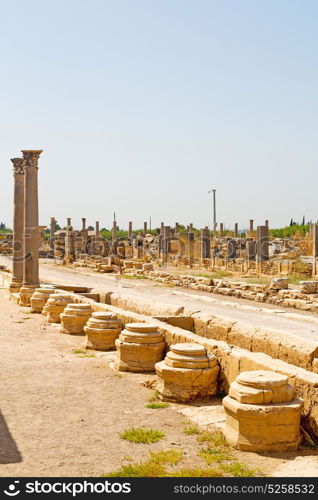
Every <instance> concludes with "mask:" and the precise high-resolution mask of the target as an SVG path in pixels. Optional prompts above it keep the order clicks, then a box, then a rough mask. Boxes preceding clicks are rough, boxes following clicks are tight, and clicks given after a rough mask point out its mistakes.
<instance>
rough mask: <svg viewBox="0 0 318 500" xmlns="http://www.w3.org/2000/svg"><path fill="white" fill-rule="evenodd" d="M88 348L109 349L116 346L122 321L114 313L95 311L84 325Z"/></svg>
mask: <svg viewBox="0 0 318 500" xmlns="http://www.w3.org/2000/svg"><path fill="white" fill-rule="evenodd" d="M84 332H85V333H86V348H87V349H96V350H98V351H107V350H109V349H113V348H114V347H115V340H116V339H117V338H118V335H119V334H120V332H121V321H120V319H118V318H117V316H116V315H115V314H113V313H111V312H110V313H108V312H94V313H93V314H92V317H91V318H89V320H88V321H87V323H86V326H84Z"/></svg>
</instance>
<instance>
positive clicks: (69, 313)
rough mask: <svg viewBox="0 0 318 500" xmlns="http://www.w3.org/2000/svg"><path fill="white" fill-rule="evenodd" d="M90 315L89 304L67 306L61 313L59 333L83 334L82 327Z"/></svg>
mask: <svg viewBox="0 0 318 500" xmlns="http://www.w3.org/2000/svg"><path fill="white" fill-rule="evenodd" d="M91 315H92V308H91V306H90V305H89V304H68V305H67V306H66V308H65V309H64V312H62V313H61V315H60V318H61V330H60V331H61V332H62V333H69V334H71V335H79V334H81V333H83V332H84V326H85V324H86V322H87V320H88V319H89V318H90V316H91Z"/></svg>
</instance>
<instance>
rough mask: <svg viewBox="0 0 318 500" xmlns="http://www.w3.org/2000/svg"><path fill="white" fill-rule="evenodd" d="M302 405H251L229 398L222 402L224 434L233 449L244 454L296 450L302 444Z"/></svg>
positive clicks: (294, 402)
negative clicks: (246, 452) (247, 452)
mask: <svg viewBox="0 0 318 500" xmlns="http://www.w3.org/2000/svg"><path fill="white" fill-rule="evenodd" d="M302 406H303V402H302V400H300V399H297V398H296V399H294V400H293V401H292V402H290V403H282V404H274V405H251V404H243V403H239V402H238V401H236V400H235V399H233V398H231V397H230V396H226V397H225V398H224V399H223V407H224V409H225V413H226V425H225V429H224V434H225V437H226V439H227V441H228V442H229V443H230V445H232V446H234V447H235V448H238V449H239V450H244V451H254V452H264V451H267V452H274V451H287V450H295V449H297V448H298V446H299V443H300V412H301V409H302Z"/></svg>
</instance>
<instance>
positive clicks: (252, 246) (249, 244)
mask: <svg viewBox="0 0 318 500" xmlns="http://www.w3.org/2000/svg"><path fill="white" fill-rule="evenodd" d="M255 257H256V241H254V240H248V241H246V259H247V260H255Z"/></svg>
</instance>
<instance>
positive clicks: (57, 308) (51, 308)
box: [42, 293, 74, 323]
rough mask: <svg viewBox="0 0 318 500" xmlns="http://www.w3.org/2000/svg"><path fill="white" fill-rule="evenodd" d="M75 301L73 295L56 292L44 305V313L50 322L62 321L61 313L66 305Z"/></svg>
mask: <svg viewBox="0 0 318 500" xmlns="http://www.w3.org/2000/svg"><path fill="white" fill-rule="evenodd" d="M73 302H74V301H73V298H72V297H71V295H67V294H62V293H55V294H54V295H53V296H51V297H50V298H49V299H48V301H47V303H46V304H45V306H44V307H43V310H42V314H43V315H45V316H46V320H47V322H48V323H60V322H61V317H60V314H61V313H62V312H63V311H64V309H65V308H66V306H68V305H69V304H72V303H73Z"/></svg>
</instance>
